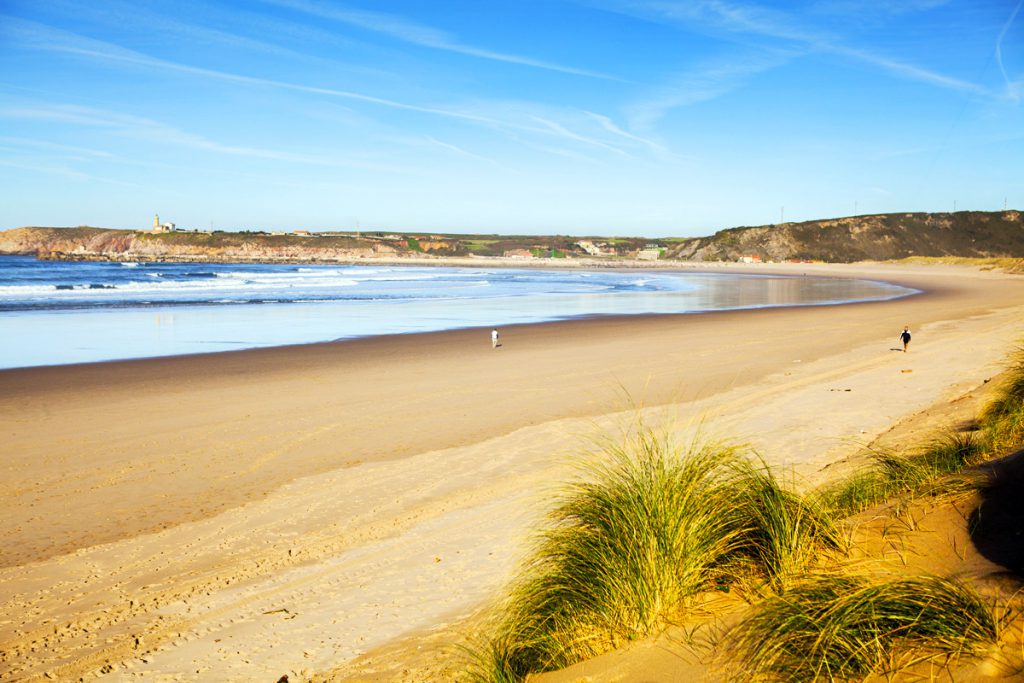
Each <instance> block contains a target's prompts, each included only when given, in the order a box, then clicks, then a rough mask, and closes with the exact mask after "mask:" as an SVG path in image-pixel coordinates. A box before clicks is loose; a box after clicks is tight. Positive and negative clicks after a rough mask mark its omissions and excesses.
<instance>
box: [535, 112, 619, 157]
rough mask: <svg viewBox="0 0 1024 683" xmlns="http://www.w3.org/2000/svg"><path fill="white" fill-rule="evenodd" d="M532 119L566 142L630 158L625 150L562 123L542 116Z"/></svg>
mask: <svg viewBox="0 0 1024 683" xmlns="http://www.w3.org/2000/svg"><path fill="white" fill-rule="evenodd" d="M531 118H532V119H533V120H534V121H536V122H537V123H539V124H540V125H541V126H543V127H544V128H546V129H547V130H549V131H551V133H553V134H554V135H556V136H557V137H560V138H565V139H566V140H572V141H573V142H579V143H582V144H584V145H588V146H591V147H599V148H601V149H605V150H608V151H609V152H613V153H615V154H619V155H622V156H629V154H628V153H626V151H625V150H622V149H620V148H618V147H615V146H614V145H610V144H608V143H607V142H602V141H601V140H596V139H594V138H591V137H587V136H585V135H581V134H580V133H577V132H574V131H571V130H569V129H568V128H566V127H565V126H563V125H561V124H560V123H556V122H554V121H550V120H548V119H545V118H542V117H540V116H532V117H531Z"/></svg>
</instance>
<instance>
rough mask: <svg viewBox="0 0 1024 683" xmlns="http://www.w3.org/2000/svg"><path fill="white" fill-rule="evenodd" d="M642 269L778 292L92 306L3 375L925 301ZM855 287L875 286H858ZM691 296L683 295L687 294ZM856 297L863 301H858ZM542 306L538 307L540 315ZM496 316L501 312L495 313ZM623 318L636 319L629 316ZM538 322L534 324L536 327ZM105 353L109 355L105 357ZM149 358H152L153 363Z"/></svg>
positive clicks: (878, 289)
mask: <svg viewBox="0 0 1024 683" xmlns="http://www.w3.org/2000/svg"><path fill="white" fill-rule="evenodd" d="M636 265H637V267H636V268H621V269H615V272H617V273H620V274H626V273H630V274H632V273H635V272H637V271H638V270H639V271H641V272H647V273H650V274H654V273H678V274H680V276H681V277H684V278H685V277H687V276H692V277H700V276H703V277H705V278H714V276H723V277H726V278H730V277H738V278H773V282H772V283H771V284H770V285H764V286H763V287H771V288H772V289H771V290H765V291H764V292H763V293H762V294H760V295H759V294H758V293H757V292H753V293H751V295H746V294H744V293H743V292H745V291H746V289H745V288H744V287H740V288H739V289H738V291H739V292H740V293H739V294H737V295H735V297H736V298H735V299H731V298H729V297H724V296H722V295H721V294H717V295H716V294H715V292H719V288H720V287H721V285H715V284H714V283H713V282H712V283H709V284H707V287H708V289H707V292H709V294H707V295H705V298H704V299H697V298H689V297H684V298H683V299H675V298H671V297H670V298H667V299H659V302H661V303H656V304H651V303H648V302H646V301H645V300H640V301H639V307H638V312H636V313H633V312H632V306H631V304H630V302H632V301H633V299H630V298H628V297H630V296H632V295H631V294H629V293H625V292H624V293H622V294H621V296H622V297H624V298H623V299H621V300H620V302H619V304H617V305H608V304H606V303H601V300H600V298H598V299H597V300H596V301H597V302H596V303H591V304H589V305H587V306H585V307H584V309H585V310H588V311H591V312H585V313H580V314H577V315H558V314H556V313H554V312H553V311H552V310H549V309H550V304H547V306H548V307H549V308H544V307H543V306H544V304H543V301H542V300H539V299H538V300H537V301H535V302H534V303H533V304H532V305H531V306H530V307H529V308H528V309H527V310H528V311H529V312H528V313H527V314H525V315H516V314H514V313H513V312H510V311H508V310H506V308H504V307H502V306H501V305H500V304H499V305H497V306H495V305H493V304H492V305H490V308H488V306H487V305H486V304H484V303H483V301H486V299H484V300H482V301H477V309H480V310H476V315H473V312H474V309H472V308H471V309H470V310H469V313H468V314H466V312H465V311H464V312H463V316H462V319H463V321H464V322H462V324H461V326H456V327H449V326H446V325H452V324H454V319H453V318H452V316H451V315H450V314H448V313H447V312H446V311H444V310H442V311H440V312H430V313H428V314H427V317H425V318H417V316H416V315H412V316H411V319H410V320H409V321H407V324H406V325H394V324H388V323H386V322H383V321H384V320H386V318H381V317H380V315H381V314H380V313H369V317H366V318H365V319H363V323H362V324H361V325H360V326H355V327H353V326H351V325H347V324H345V323H344V322H342V324H341V325H340V326H339V325H338V324H336V323H335V324H326V325H325V324H319V325H310V324H309V323H302V321H308V320H341V321H344V319H345V318H346V312H347V311H349V310H350V309H348V308H346V307H345V306H346V305H347V304H356V303H363V302H357V301H346V300H330V299H324V300H318V301H315V302H304V301H300V300H296V301H291V302H286V301H281V302H276V303H270V304H269V305H268V306H267V308H268V309H269V310H264V306H258V307H257V306H254V305H253V303H252V302H250V303H249V304H248V305H231V306H228V307H226V308H221V307H220V304H218V303H215V302H212V301H195V302H188V303H186V302H177V303H175V302H171V303H166V304H165V303H160V302H159V298H158V299H157V300H156V301H155V302H151V303H146V304H145V305H134V304H133V303H132V302H131V301H129V302H128V305H125V306H121V305H112V306H93V305H85V306H83V307H81V308H75V307H70V308H60V309H55V310H52V311H47V310H40V309H32V308H29V309H13V310H11V311H10V312H9V314H8V318H9V319H8V323H7V326H6V328H5V329H6V331H7V332H9V333H10V334H12V336H13V338H17V332H18V329H19V328H18V325H19V324H23V325H25V326H26V327H25V328H24V329H23V330H22V332H23V333H24V334H28V335H29V337H28V338H29V339H32V340H36V341H37V346H38V348H39V349H40V351H35V349H36V346H23V347H18V348H15V349H12V350H11V352H12V354H13V355H15V356H16V355H17V354H18V353H19V351H20V352H21V353H22V354H23V358H22V360H21V364H20V365H13V366H10V367H4V368H0V372H4V371H9V370H22V369H30V368H39V367H46V366H49V365H53V366H60V367H66V366H71V365H81V364H93V363H107V362H123V361H134V360H144V359H148V358H169V357H177V356H189V357H192V356H201V355H207V354H222V353H233V352H239V351H247V350H253V349H268V348H281V347H295V348H298V347H304V346H311V345H316V344H332V343H346V342H349V341H353V340H359V339H375V338H379V337H385V336H404V335H410V334H426V333H435V332H450V331H466V330H473V329H480V328H482V327H485V326H486V327H489V326H492V325H494V324H497V325H498V326H499V327H508V326H523V325H533V324H549V323H554V322H558V323H576V322H583V321H587V320H591V319H614V318H635V317H657V316H675V315H697V314H705V313H709V312H718V311H749V310H759V309H771V308H790V307H804V306H837V305H849V304H856V303H872V302H877V301H885V300H890V299H900V298H905V297H907V296H914V295H919V294H920V293H921V291H920V289H919V288H912V287H909V286H905V285H900V284H894V283H890V282H886V281H885V280H883V279H879V278H863V277H858V276H857V275H856V274H850V275H843V274H836V273H833V272H831V271H829V270H827V269H826V270H824V271H822V272H819V273H815V274H813V275H812V278H813V281H814V282H815V284H814V285H813V286H811V287H810V289H808V286H807V285H804V284H793V285H792V286H790V285H787V284H786V282H787V281H789V280H800V279H801V278H805V277H808V276H809V275H811V274H810V273H807V272H806V268H804V267H802V266H794V265H793V264H788V265H782V266H779V267H777V268H773V267H772V266H770V265H768V266H762V265H757V266H749V265H748V266H745V267H743V266H740V267H739V269H737V267H735V266H732V267H730V266H729V265H728V264H726V265H722V264H718V265H717V266H716V265H714V264H713V265H711V266H709V267H706V268H701V269H692V268H688V267H687V268H675V267H671V268H670V267H663V268H647V269H643V268H642V265H641V264H636ZM463 267H466V266H462V265H453V266H450V269H451V270H452V271H457V270H459V269H460V268H463ZM531 269H532V270H537V271H544V270H550V269H545V268H544V267H542V266H537V267H533V268H528V269H525V270H531ZM776 278H777V279H776ZM826 280H843V281H847V282H849V283H851V284H844V285H840V286H839V291H836V292H833V293H832V294H823V293H822V292H821V289H822V287H828V285H825V284H824V282H820V283H819V282H818V281H826ZM748 282H749V280H748ZM856 283H867V284H864V285H858V284H856ZM819 285H821V286H819ZM683 289H684V290H685V287H684V288H683ZM865 290H866V291H865ZM907 290H910V291H907ZM775 292H779V294H776V293H775ZM782 292H785V293H782ZM844 294H845V295H846V297H847V298H846V299H840V298H839V297H840V296H842V295H844ZM748 296H749V298H748ZM823 296H835V297H836V299H835V300H832V301H813V299H815V298H819V297H823ZM858 296H862V297H865V298H857V297H858ZM778 299H781V300H786V299H789V300H790V301H791V302H790V303H774V301H775V300H778ZM802 299H810V301H806V302H804V301H801V300H802ZM665 301H668V302H670V305H666V304H665V303H664V302H665ZM283 303H289V304H290V305H291V306H295V305H297V306H298V307H297V308H291V307H290V306H282V305H281V304H283ZM538 305H540V307H539V308H538ZM481 306H482V308H481ZM672 307H678V308H681V309H684V310H679V311H671V310H667V309H668V308H672ZM492 308H493V310H491V309H492ZM705 308H707V310H702V309H705ZM659 309H661V310H659ZM351 310H352V311H353V313H352V314H353V315H356V316H357V317H358V316H361V315H367V314H366V313H365V312H364V311H363V309H362V308H360V307H357V308H355V309H351ZM371 310H372V309H371ZM289 311H290V312H289ZM623 311H629V312H627V313H624V312H623ZM40 315H42V317H38V316H40ZM431 315H434V316H435V317H430V316H431ZM438 315H440V317H437V316H438ZM57 316H64V317H68V319H69V320H70V321H72V322H71V323H67V324H74V325H80V326H81V329H82V330H84V332H83V334H84V336H83V340H82V344H81V345H80V346H81V348H78V349H76V348H75V347H74V345H71V346H70V347H69V349H68V350H67V351H66V352H65V354H64V355H63V357H58V354H56V353H54V352H53V350H51V349H50V345H49V344H48V343H47V342H46V338H47V335H53V334H60V333H61V327H60V326H59V324H58V325H57V326H56V327H55V326H54V325H55V324H56V321H58V320H60V318H58V317H57ZM154 316H161V317H162V316H168V317H170V318H171V319H174V318H175V317H180V318H181V320H180V323H181V329H180V330H178V332H177V334H176V336H175V337H172V336H170V333H161V335H159V336H158V335H157V334H156V333H155V332H153V331H152V330H153V329H154V327H153V325H152V323H151V321H152V319H153V317H154ZM531 318H532V320H530V319H531ZM22 320H23V321H24V322H23V323H22V322H21V321H22ZM296 320H298V321H300V323H302V324H300V327H303V329H304V332H303V333H300V334H284V335H282V334H280V333H271V332H269V330H275V329H286V328H288V327H289V326H290V325H291V323H294V322H295V321H296ZM481 320H483V322H481ZM469 321H471V322H469ZM261 322H262V324H263V326H264V327H265V330H267V331H264V332H262V333H256V332H252V331H251V330H253V329H255V328H256V327H259V326H260V324H261ZM122 325H123V326H124V328H123V329H124V334H123V335H122V336H124V337H126V338H128V339H131V340H132V341H131V342H124V343H122V342H119V340H118V338H116V337H111V336H108V335H106V334H105V333H104V332H103V331H102V330H105V329H110V328H111V327H119V326H122ZM206 325H214V326H215V328H217V327H222V326H226V327H224V329H225V330H234V332H226V334H237V335H239V336H237V337H232V336H228V337H223V336H218V335H214V336H213V338H209V339H206V338H203V337H202V336H201V333H200V332H199V330H201V329H203V327H204V326H206ZM232 325H234V327H232ZM156 327H157V328H159V327H160V325H157V326H156ZM431 327H434V328H435V329H430V328H431ZM403 328H404V329H403ZM147 330H148V331H147ZM197 335H198V336H197ZM337 335H341V336H337ZM332 337H334V338H332ZM171 338H176V339H177V341H166V340H169V339H171ZM204 346H208V347H209V348H210V349H211V350H206V351H203V350H199V351H197V350H196V349H197V348H202V347H204ZM105 349H110V350H109V351H105ZM44 350H45V351H44ZM147 353H148V354H152V355H147ZM114 354H119V355H114Z"/></svg>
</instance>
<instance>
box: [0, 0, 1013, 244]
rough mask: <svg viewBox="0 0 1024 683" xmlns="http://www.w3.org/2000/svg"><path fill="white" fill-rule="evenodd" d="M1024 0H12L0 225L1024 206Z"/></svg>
mask: <svg viewBox="0 0 1024 683" xmlns="http://www.w3.org/2000/svg"><path fill="white" fill-rule="evenodd" d="M1022 4H1024V0H1001V1H988V0H948V1H946V0H888V1H887V2H878V1H876V0H833V1H831V2H827V1H824V0H807V1H803V2H801V1H796V2H785V3H784V2H748V1H745V0H690V1H676V0H460V1H452V0H374V1H372V2H371V1H370V0H354V1H353V2H348V1H347V0H343V1H338V2H335V1H333V0H246V1H245V2H214V1H207V0H176V1H175V2H173V3H172V2H166V1H163V0H153V1H149V0H103V1H102V2H96V0H87V1H86V0H0V229H8V228H14V227H18V226H22V225H57V226H69V225H95V226H102V227H112V228H146V227H149V226H150V225H151V224H152V222H153V215H154V214H155V213H159V215H160V219H161V221H164V222H175V223H176V224H177V225H178V226H179V227H182V228H187V229H204V230H209V229H215V230H256V229H267V230H295V229H307V230H356V229H358V230H364V231H372V230H396V231H398V230H407V231H423V232H427V231H429V232H448V233H451V232H454V233H469V232H475V233H503V234H556V233H557V234H570V235H608V236H611V235H619V236H648V237H671V236H679V237H684V236H696V235H707V234H711V233H712V232H714V231H715V230H718V229H721V228H727V227H735V226H742V225H763V224H771V223H778V222H780V221H799V220H812V219H817V218H832V217H839V216H848V215H854V214H867V213H892V212H903V211H951V210H954V209H957V210H985V211H989V210H1000V209H1002V208H1003V207H1004V206H1008V207H1009V208H1011V209H1014V208H1015V209H1024V103H1022V99H1024V10H1022Z"/></svg>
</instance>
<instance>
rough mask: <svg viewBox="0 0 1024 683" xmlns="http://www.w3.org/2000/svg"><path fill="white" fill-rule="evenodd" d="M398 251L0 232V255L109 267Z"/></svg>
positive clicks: (177, 236) (366, 245)
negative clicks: (109, 263) (104, 263)
mask: <svg viewBox="0 0 1024 683" xmlns="http://www.w3.org/2000/svg"><path fill="white" fill-rule="evenodd" d="M397 251H398V249H397V248H396V247H392V246H389V245H387V244H384V243H382V242H380V241H374V240H363V239H359V238H357V237H354V236H336V237H302V236H298V235H268V234H261V233H228V232H213V233H207V232H172V233H149V232H138V231H132V230H107V229H103V228H16V229H14V230H7V231H5V232H0V253H3V254H35V255H36V256H37V257H39V258H41V259H61V260H82V261H91V260H109V261H213V262H231V263H248V262H273V261H282V262H294V261H298V262H344V261H351V260H354V259H361V258H368V257H374V256H379V255H391V254H395V253H396V252H397Z"/></svg>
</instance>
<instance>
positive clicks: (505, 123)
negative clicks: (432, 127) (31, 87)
mask: <svg viewBox="0 0 1024 683" xmlns="http://www.w3.org/2000/svg"><path fill="white" fill-rule="evenodd" d="M5 21H6V20H5ZM7 29H8V37H9V39H10V40H11V41H12V42H16V43H18V44H20V45H21V46H23V47H29V48H33V49H38V50H45V51H51V52H60V53H67V54H73V55H78V56H83V57H88V58H92V59H99V60H104V61H109V62H115V63H121V64H127V65H132V66H138V67H143V68H148V69H157V70H162V71H167V72H173V73H180V74H186V75H192V76H198V77H202V78H209V79H214V80H219V81H224V82H230V83H236V84H239V85H246V86H254V87H261V88H273V89H278V90H285V91H291V92H298V93H305V94H311V95H319V96H323V97H330V98H338V99H343V100H348V101H354V102H361V103H364V104H370V105H374V106H378V107H383V108H388V109H395V110H400V111H410V112H416V113H421V114H427V115H431V116H437V117H442V118H446V119H451V120H456V121H462V122H465V123H469V124H474V125H478V126H483V127H486V128H491V129H494V130H501V131H504V132H505V133H506V134H508V133H512V132H515V133H530V134H533V135H539V136H543V137H554V138H560V139H563V140H571V141H573V142H575V143H578V144H581V145H585V146H591V147H599V148H602V149H604V150H606V151H608V152H611V153H613V154H617V155H624V154H625V155H628V153H627V152H626V151H625V150H624V149H623V148H622V147H623V146H622V145H619V144H615V142H614V141H612V140H602V139H598V138H597V137H595V136H593V135H587V134H584V133H581V132H578V131H576V130H573V129H572V128H570V126H569V124H568V123H567V122H564V121H556V120H554V117H551V116H547V115H544V114H538V113H537V112H538V111H542V110H544V107H540V106H537V105H526V106H525V107H509V106H506V105H504V104H500V103H492V104H491V105H489V106H488V107H485V108H483V109H482V108H480V107H474V106H461V107H441V106H429V105H421V104H414V103H410V102H403V101H400V100H395V99H389V98H384V97H377V96H373V95H367V94H364V93H358V92H353V91H347V90H340V89H337V88H327V87H320V86H313V85H305V84H300V83H291V82H287V81H281V80H276V79H269V78H262V77H258V76H247V75H243V74H237V73H232V72H227V71H221V70H217V69H208V68H205V67H199V66H191V65H187V64H181V63H178V62H172V61H168V60H164V59H159V58H157V57H151V56H149V55H146V54H143V53H140V52H137V51H135V50H129V49H127V48H123V47H121V46H118V45H114V44H112V43H108V42H105V41H100V40H95V39H92V38H87V37H84V36H80V35H77V34H74V33H71V32H68V31H63V30H60V29H56V28H52V27H49V26H46V25H43V24H39V23H36V22H31V21H25V20H21V19H15V18H10V21H9V23H8V25H7ZM483 110H490V111H491V113H481V112H482V111H483ZM37 115H38V116H53V117H58V118H63V119H64V120H65V122H68V123H76V122H77V123H88V122H87V121H85V120H82V119H83V117H84V118H85V119H88V118H89V116H90V114H88V113H82V112H81V111H71V110H66V109H65V110H61V111H50V112H48V113H43V112H37ZM595 116H596V118H595ZM586 117H588V118H589V119H590V120H594V121H598V122H599V124H600V126H599V127H600V129H602V130H604V131H606V132H612V133H614V134H615V136H616V137H617V138H618V140H624V139H631V140H632V141H638V140H640V138H639V137H637V136H634V135H631V134H629V133H626V132H625V131H622V130H621V129H617V128H616V127H615V126H613V125H610V119H608V118H607V117H603V118H604V119H605V120H603V121H602V116H601V115H594V114H592V113H589V112H588V113H587V114H586ZM561 118H572V116H571V115H570V116H568V117H566V116H565V115H564V114H563V116H562V117H561ZM577 118H580V117H579V116H577ZM192 144H194V145H198V144H199V142H198V141H196V140H193V141H192ZM209 149H211V150H213V147H209ZM220 151H222V152H225V153H233V154H238V155H245V154H250V155H252V156H256V154H254V153H253V152H252V150H250V151H248V152H247V151H245V148H237V149H228V148H225V149H222V150H220ZM268 158H269V157H268Z"/></svg>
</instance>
